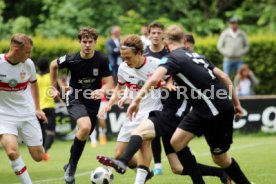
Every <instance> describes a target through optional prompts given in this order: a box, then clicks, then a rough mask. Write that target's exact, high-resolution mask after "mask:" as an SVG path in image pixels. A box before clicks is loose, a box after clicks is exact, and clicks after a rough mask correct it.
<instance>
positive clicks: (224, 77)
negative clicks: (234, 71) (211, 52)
mask: <svg viewBox="0 0 276 184" xmlns="http://www.w3.org/2000/svg"><path fill="white" fill-rule="evenodd" d="M213 73H214V74H215V76H216V77H217V78H218V79H219V80H220V81H221V82H222V83H223V84H224V86H225V88H226V90H228V92H229V94H230V95H231V96H230V97H231V98H232V101H233V103H234V109H235V115H236V117H237V118H240V117H241V116H242V115H243V111H242V107H241V104H240V100H239V98H238V96H237V95H236V90H235V88H234V86H233V83H232V81H231V79H230V78H229V77H228V75H227V74H226V73H224V72H223V71H222V70H220V69H219V68H217V67H215V68H214V70H213Z"/></svg>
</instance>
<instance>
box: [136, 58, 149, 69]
mask: <svg viewBox="0 0 276 184" xmlns="http://www.w3.org/2000/svg"><path fill="white" fill-rule="evenodd" d="M146 63H147V57H144V62H143V64H142V65H141V66H139V67H137V68H135V69H138V70H139V69H140V68H142V67H143V66H144V65H145V64H146Z"/></svg>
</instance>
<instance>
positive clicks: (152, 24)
mask: <svg viewBox="0 0 276 184" xmlns="http://www.w3.org/2000/svg"><path fill="white" fill-rule="evenodd" d="M152 28H160V29H162V30H164V29H165V26H164V25H163V24H162V23H160V22H152V23H151V24H150V25H149V26H148V32H149V33H150V31H151V29H152Z"/></svg>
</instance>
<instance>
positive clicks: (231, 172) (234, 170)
mask: <svg viewBox="0 0 276 184" xmlns="http://www.w3.org/2000/svg"><path fill="white" fill-rule="evenodd" d="M224 170H225V172H226V173H227V174H228V176H229V177H230V178H231V179H232V180H233V181H234V182H235V183H236V184H250V182H249V181H248V179H247V178H246V176H245V175H244V173H243V172H242V170H241V168H240V166H239V164H238V163H237V162H236V161H235V159H234V158H232V163H231V165H230V166H229V167H227V168H225V169H224Z"/></svg>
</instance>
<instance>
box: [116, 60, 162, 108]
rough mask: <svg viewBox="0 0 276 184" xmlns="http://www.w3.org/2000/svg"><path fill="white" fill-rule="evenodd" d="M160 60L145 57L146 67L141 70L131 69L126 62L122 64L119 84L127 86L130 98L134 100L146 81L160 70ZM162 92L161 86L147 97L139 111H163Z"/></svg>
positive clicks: (119, 71) (119, 72)
mask: <svg viewBox="0 0 276 184" xmlns="http://www.w3.org/2000/svg"><path fill="white" fill-rule="evenodd" d="M159 64H160V60H159V59H157V58H154V57H145V61H144V65H143V66H142V67H141V68H139V69H136V68H130V67H128V66H127V64H126V63H125V62H123V63H121V64H120V66H119V69H118V83H119V84H121V85H123V84H125V85H126V86H127V88H128V90H129V98H130V99H134V98H135V97H136V96H137V94H138V92H139V90H140V89H141V88H142V87H143V85H144V84H145V82H146V80H147V79H148V78H149V77H150V76H151V75H152V74H153V73H154V71H155V70H156V69H157V68H158V66H159ZM160 97H161V91H160V89H159V84H158V85H157V86H156V87H155V89H154V90H152V91H151V92H150V93H149V94H148V95H146V96H145V97H144V98H143V100H142V101H141V103H140V110H139V111H141V112H142V111H148V112H149V111H152V110H161V109H162V104H161V101H160Z"/></svg>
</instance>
